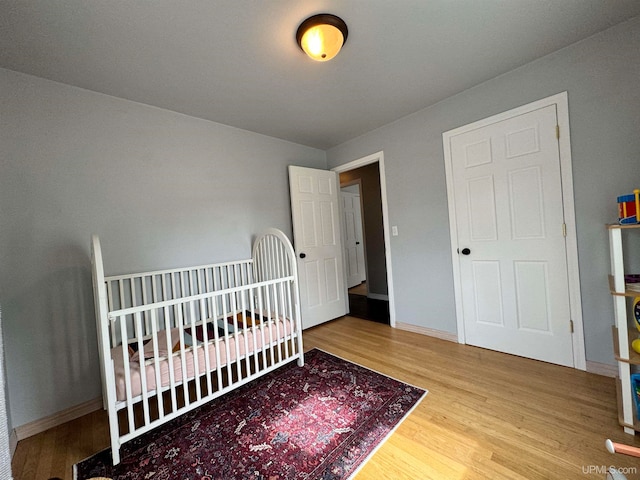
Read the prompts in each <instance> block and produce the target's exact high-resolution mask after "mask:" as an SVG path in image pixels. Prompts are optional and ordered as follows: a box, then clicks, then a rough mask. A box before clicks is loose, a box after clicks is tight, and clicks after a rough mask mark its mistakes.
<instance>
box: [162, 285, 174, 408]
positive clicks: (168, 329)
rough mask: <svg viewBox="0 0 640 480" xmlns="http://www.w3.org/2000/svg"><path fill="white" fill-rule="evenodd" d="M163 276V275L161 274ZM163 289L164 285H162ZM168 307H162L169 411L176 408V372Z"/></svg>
mask: <svg viewBox="0 0 640 480" xmlns="http://www.w3.org/2000/svg"><path fill="white" fill-rule="evenodd" d="M163 278H164V275H163ZM163 289H164V286H163ZM168 310H169V307H164V318H165V321H164V332H165V341H166V345H167V351H169V352H172V355H170V356H169V359H168V360H167V362H168V368H169V391H170V392H171V412H175V411H176V410H177V409H178V402H177V399H176V373H175V370H174V367H173V365H174V356H173V345H172V341H171V325H170V324H169V323H167V318H168V315H169V311H168Z"/></svg>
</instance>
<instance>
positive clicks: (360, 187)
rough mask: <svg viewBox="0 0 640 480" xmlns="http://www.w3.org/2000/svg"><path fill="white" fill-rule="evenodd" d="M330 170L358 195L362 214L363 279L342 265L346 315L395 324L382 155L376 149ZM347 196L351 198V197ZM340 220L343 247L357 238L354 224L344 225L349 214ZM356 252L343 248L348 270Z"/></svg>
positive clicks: (342, 185)
mask: <svg viewBox="0 0 640 480" xmlns="http://www.w3.org/2000/svg"><path fill="white" fill-rule="evenodd" d="M333 170H334V171H336V172H337V173H339V179H340V186H341V188H343V187H345V188H346V190H347V191H349V190H351V191H350V193H351V194H352V195H359V198H358V200H359V202H360V209H361V216H362V220H361V225H360V227H361V228H360V230H361V234H362V256H363V260H364V262H363V263H364V272H363V278H364V281H361V282H355V280H353V279H354V278H355V273H354V272H353V271H352V272H351V274H352V275H350V272H349V265H348V264H347V265H345V267H346V268H345V270H346V273H345V276H346V277H351V278H352V280H353V281H352V282H351V288H349V291H348V300H349V314H350V315H352V316H355V317H359V318H365V319H367V320H372V321H375V322H379V323H384V324H387V325H391V326H395V311H394V310H395V309H394V306H393V288H392V283H391V263H390V260H391V259H390V254H389V236H388V233H389V228H388V221H387V217H388V215H387V214H386V185H385V178H384V160H383V154H382V152H379V153H377V154H374V155H370V156H368V157H365V158H362V159H359V160H356V161H353V162H350V163H347V164H345V165H341V166H340V167H336V168H334V169H333ZM354 185H355V186H357V188H356V189H354ZM350 198H351V199H352V200H353V198H354V197H350ZM342 207H343V210H347V211H348V210H351V208H352V207H353V204H351V205H347V208H346V209H345V205H342ZM343 219H344V220H343V237H344V242H343V243H344V244H345V247H347V246H348V244H349V242H350V241H351V240H355V241H357V237H358V232H357V229H356V227H357V226H358V225H356V224H348V222H349V221H351V222H353V217H350V216H349V215H348V213H347V214H345V215H343ZM351 236H355V239H351V238H350V237H351ZM357 253H358V252H357V250H356V249H355V248H354V249H353V250H352V251H351V252H349V251H347V249H346V248H345V263H347V262H349V258H351V259H352V260H353V262H352V263H353V266H354V269H352V270H357V269H358V267H357V257H356V255H357ZM347 281H348V280H347Z"/></svg>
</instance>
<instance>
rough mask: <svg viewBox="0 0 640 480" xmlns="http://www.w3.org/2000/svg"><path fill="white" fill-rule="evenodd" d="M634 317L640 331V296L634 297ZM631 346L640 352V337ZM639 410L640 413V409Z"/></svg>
mask: <svg viewBox="0 0 640 480" xmlns="http://www.w3.org/2000/svg"><path fill="white" fill-rule="evenodd" d="M627 288H628V287H627ZM633 318H634V320H635V324H636V328H637V329H638V331H640V297H636V298H634V299H633ZM631 348H633V349H634V350H635V351H636V352H638V353H640V338H636V339H635V340H634V341H633V342H631ZM638 412H639V413H640V410H638Z"/></svg>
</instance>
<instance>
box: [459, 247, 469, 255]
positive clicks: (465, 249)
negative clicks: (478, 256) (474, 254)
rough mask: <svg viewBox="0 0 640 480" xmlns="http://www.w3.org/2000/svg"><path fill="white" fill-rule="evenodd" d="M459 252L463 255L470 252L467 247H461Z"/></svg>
mask: <svg viewBox="0 0 640 480" xmlns="http://www.w3.org/2000/svg"><path fill="white" fill-rule="evenodd" d="M460 253H461V254H463V255H469V254H470V253H471V250H470V249H468V248H463V249H462V251H461V252H460Z"/></svg>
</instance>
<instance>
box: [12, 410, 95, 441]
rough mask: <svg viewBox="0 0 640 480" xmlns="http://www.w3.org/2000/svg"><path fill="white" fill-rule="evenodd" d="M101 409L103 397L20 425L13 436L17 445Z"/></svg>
mask: <svg viewBox="0 0 640 480" xmlns="http://www.w3.org/2000/svg"><path fill="white" fill-rule="evenodd" d="M101 408H102V397H99V398H95V399H93V400H89V401H88V402H84V403H81V404H80V405H76V406H74V407H71V408H67V409H66V410H62V411H60V412H58V413H54V414H53V415H49V416H48V417H45V418H41V419H39V420H34V421H33V422H29V423H25V424H24V425H20V426H19V427H16V428H15V429H14V430H13V432H12V433H15V435H12V436H15V439H16V440H15V443H16V444H17V443H18V442H19V441H20V440H24V439H25V438H29V437H31V436H33V435H37V434H38V433H42V432H44V431H45V430H49V429H50V428H53V427H57V426H58V425H62V424H63V423H67V422H69V421H71V420H75V419H76V418H80V417H82V416H84V415H87V414H88V413H91V412H95V411H96V410H100V409H101ZM14 450H15V448H14Z"/></svg>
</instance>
